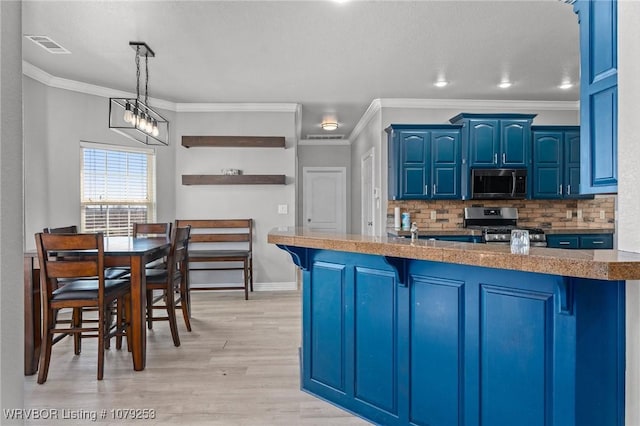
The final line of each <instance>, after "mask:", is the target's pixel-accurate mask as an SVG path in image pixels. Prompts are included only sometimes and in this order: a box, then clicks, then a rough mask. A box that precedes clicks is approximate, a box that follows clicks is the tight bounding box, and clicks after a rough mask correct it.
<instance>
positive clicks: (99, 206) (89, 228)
mask: <svg viewBox="0 0 640 426" xmlns="http://www.w3.org/2000/svg"><path fill="white" fill-rule="evenodd" d="M81 149H82V165H81V173H80V180H81V183H80V191H81V203H80V205H81V209H82V211H81V229H82V231H84V232H97V231H102V232H104V233H105V235H125V236H128V235H131V230H132V224H133V223H134V222H154V221H155V214H156V212H155V210H156V199H155V153H154V151H153V150H150V149H134V148H122V147H117V148H116V147H105V146H104V145H100V144H92V143H85V142H83V143H82V145H81Z"/></svg>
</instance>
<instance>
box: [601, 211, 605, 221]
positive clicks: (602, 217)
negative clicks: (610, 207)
mask: <svg viewBox="0 0 640 426" xmlns="http://www.w3.org/2000/svg"><path fill="white" fill-rule="evenodd" d="M604 218H605V216H604V210H600V219H604Z"/></svg>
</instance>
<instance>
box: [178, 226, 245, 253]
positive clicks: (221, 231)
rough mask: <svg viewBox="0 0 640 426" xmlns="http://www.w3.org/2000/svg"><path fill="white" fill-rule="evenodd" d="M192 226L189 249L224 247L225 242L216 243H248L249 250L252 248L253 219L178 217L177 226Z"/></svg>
mask: <svg viewBox="0 0 640 426" xmlns="http://www.w3.org/2000/svg"><path fill="white" fill-rule="evenodd" d="M187 225H189V226H191V238H190V240H189V250H190V251H192V250H198V249H207V250H211V249H213V248H216V246H217V248H220V249H224V247H223V246H224V245H225V244H222V245H220V244H216V243H247V246H248V250H249V251H251V249H252V240H253V219H193V220H186V219H178V220H176V226H178V227H185V226H187Z"/></svg>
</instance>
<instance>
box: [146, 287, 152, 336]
mask: <svg viewBox="0 0 640 426" xmlns="http://www.w3.org/2000/svg"><path fill="white" fill-rule="evenodd" d="M147 328H148V329H149V330H151V329H152V328H153V290H147Z"/></svg>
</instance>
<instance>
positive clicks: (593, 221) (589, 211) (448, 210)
mask: <svg viewBox="0 0 640 426" xmlns="http://www.w3.org/2000/svg"><path fill="white" fill-rule="evenodd" d="M476 206H478V207H517V208H518V216H519V218H518V225H520V226H529V227H538V228H545V229H558V228H585V229H589V228H599V229H612V230H613V229H614V228H615V195H606V196H602V195H600V196H596V198H594V199H589V200H464V201H462V200H415V201H389V205H388V208H387V226H388V227H391V228H392V227H393V211H394V207H400V211H401V212H407V211H408V212H409V214H410V215H411V222H416V223H417V225H418V228H419V229H457V228H462V227H463V223H462V222H463V210H464V208H465V207H476ZM434 211H435V220H434V219H431V218H432V212H434Z"/></svg>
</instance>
